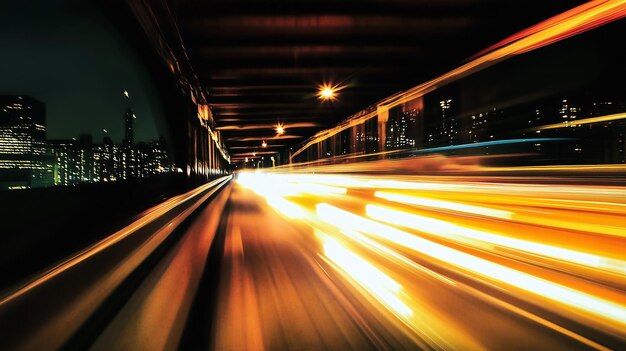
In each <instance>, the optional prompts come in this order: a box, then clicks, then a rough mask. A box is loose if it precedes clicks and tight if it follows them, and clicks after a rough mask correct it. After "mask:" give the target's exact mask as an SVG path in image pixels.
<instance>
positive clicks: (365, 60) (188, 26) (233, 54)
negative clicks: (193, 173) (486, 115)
mask: <svg viewBox="0 0 626 351" xmlns="http://www.w3.org/2000/svg"><path fill="white" fill-rule="evenodd" d="M583 2H584V1H545V0H542V1H532V0H531V1H516V2H512V1H505V0H318V1H310V0H304V1H297V0H291V1H290V0H266V1H261V0H222V1H215V0H213V1H211V0H171V1H169V3H170V10H171V11H172V13H173V14H174V16H175V17H176V20H177V21H178V25H179V27H180V31H181V35H182V40H183V43H184V45H185V47H186V50H187V52H188V55H189V58H190V60H191V64H192V66H193V67H194V69H195V71H196V73H197V75H198V77H199V79H200V82H201V83H202V84H204V85H205V86H206V87H207V89H208V91H209V93H210V96H209V102H210V104H211V108H212V111H213V114H214V117H215V119H216V123H217V129H218V130H220V131H221V133H222V135H223V137H224V139H225V142H226V145H227V146H228V148H229V149H230V153H231V155H232V156H233V159H235V160H237V159H241V158H242V157H245V156H248V155H250V154H251V153H252V152H253V151H256V152H257V153H259V154H260V153H261V152H272V151H278V150H280V149H282V148H284V147H286V146H290V145H294V144H296V143H298V142H300V141H302V140H303V139H304V138H306V137H309V136H311V135H313V134H314V133H315V132H317V131H319V130H321V129H323V128H325V127H329V126H332V125H334V124H336V123H337V122H339V121H340V120H342V119H344V118H345V117H347V116H349V115H351V114H353V113H355V112H358V111H359V110H361V109H363V108H365V107H366V106H368V105H370V104H372V103H374V102H376V101H377V100H380V99H382V98H384V97H386V96H388V95H391V94H393V93H395V92H398V91H401V90H404V89H407V88H409V87H412V86H415V85H417V84H419V83H422V82H424V81H426V80H428V79H430V78H433V77H435V76H437V75H439V74H441V73H444V72H445V71H446V70H449V69H451V68H454V67H455V66H457V65H459V64H460V63H462V62H463V61H464V60H466V59H467V58H468V57H470V56H471V55H473V54H475V53H476V52H478V51H480V50H481V49H484V48H485V47H487V46H489V45H491V44H493V43H495V42H496V41H498V40H500V39H503V38H505V37H507V36H509V35H511V34H513V33H515V32H516V31H519V30H521V29H524V28H526V27H528V26H530V25H533V24H535V23H537V22H539V21H541V20H543V19H546V18H549V17H551V16H553V15H556V14H558V13H560V12H563V11H565V10H567V9H570V8H572V7H574V6H576V5H579V4H581V3H583ZM323 83H332V84H342V85H346V88H345V89H343V90H342V91H341V92H340V94H339V96H338V98H337V99H336V100H334V101H321V100H319V99H318V98H317V97H316V93H317V86H318V85H320V84H323ZM278 122H281V123H284V124H285V127H286V130H287V132H286V133H285V135H284V136H283V137H280V138H277V137H276V134H275V132H274V130H273V126H274V125H275V124H276V123H278ZM263 140H266V141H267V144H268V147H267V149H262V148H261V143H262V141H263Z"/></svg>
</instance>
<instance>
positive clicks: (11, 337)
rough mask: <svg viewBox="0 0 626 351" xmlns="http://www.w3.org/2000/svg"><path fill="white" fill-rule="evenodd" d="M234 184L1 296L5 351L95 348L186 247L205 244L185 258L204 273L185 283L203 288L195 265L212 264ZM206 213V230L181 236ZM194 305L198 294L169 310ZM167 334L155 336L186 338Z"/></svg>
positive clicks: (169, 204)
mask: <svg viewBox="0 0 626 351" xmlns="http://www.w3.org/2000/svg"><path fill="white" fill-rule="evenodd" d="M231 178H232V176H227V177H222V178H219V179H217V180H214V181H212V182H210V183H207V184H205V185H203V186H200V187H198V188H196V189H194V190H192V191H189V192H187V193H185V194H182V195H178V196H175V197H173V198H171V199H169V200H167V201H165V202H164V203H162V204H160V205H158V206H155V207H154V208H152V209H151V210H148V211H145V212H144V213H143V215H142V216H141V217H140V218H139V219H138V220H136V221H135V222H133V223H132V224H130V225H129V226H127V227H125V228H123V229H121V230H119V231H117V232H116V233H114V234H112V235H110V236H109V237H107V238H106V239H104V240H102V241H100V242H98V243H96V244H94V245H93V246H91V247H89V248H87V249H85V250H84V251H82V252H80V253H78V254H76V255H75V256H73V257H71V258H69V259H67V260H66V261H64V262H63V263H61V264H59V265H58V266H57V267H55V268H53V269H51V270H49V271H48V272H46V273H45V274H43V275H41V276H40V277H38V278H36V279H35V280H33V281H31V282H30V283H28V284H26V285H24V286H23V287H21V288H19V289H18V290H16V291H14V292H12V293H10V294H9V295H7V296H5V297H3V298H2V299H1V300H0V321H1V323H2V326H3V327H2V330H1V331H0V349H4V350H43V349H46V350H50V349H63V348H65V349H76V348H79V349H82V348H84V347H87V346H90V345H92V344H93V343H94V342H95V341H96V338H97V335H98V334H100V333H101V332H103V330H104V328H105V327H106V326H107V325H108V324H109V323H110V322H111V321H112V320H113V318H114V317H115V315H116V314H117V312H119V311H120V310H121V309H122V308H123V307H124V305H125V304H126V301H127V299H128V298H129V297H130V296H132V295H133V294H134V293H136V292H137V290H138V289H140V287H141V286H142V285H143V284H145V282H146V281H147V278H149V277H150V276H151V275H153V274H155V273H154V272H155V267H158V263H159V262H160V261H161V260H162V259H163V258H164V257H166V256H167V254H168V252H170V251H172V250H180V249H181V247H187V249H188V250H189V248H191V247H196V245H197V244H201V245H202V247H205V248H207V249H206V250H204V252H203V251H202V250H194V251H193V252H192V253H191V254H190V255H186V256H184V255H183V256H182V259H187V260H191V259H192V260H193V262H188V264H189V265H190V264H191V263H194V265H196V266H199V267H200V269H197V270H196V271H195V272H192V273H194V274H190V275H189V276H187V277H185V279H184V280H185V281H186V282H187V284H193V283H194V282H195V284H196V285H197V284H198V282H199V280H200V277H201V275H202V271H203V268H204V265H202V264H200V265H197V263H198V262H199V261H203V260H206V256H207V255H208V246H210V243H211V241H212V238H213V236H214V234H215V230H216V229H217V226H218V223H219V218H220V215H221V212H222V210H223V208H224V204H225V203H226V200H227V197H228V194H227V193H226V192H220V190H221V189H223V188H224V186H225V185H226V184H227V183H228V182H229V181H230V179H231ZM208 200H211V201H210V202H209V203H208V205H207V207H206V208H204V207H201V206H202V205H203V204H205V203H207V201H208ZM200 210H202V211H210V212H211V214H210V215H209V216H203V218H204V217H206V218H210V222H209V223H204V225H205V227H206V228H204V229H203V230H201V231H193V232H191V231H190V233H189V235H184V236H183V235H182V234H183V233H184V232H185V228H186V227H187V226H188V225H191V219H192V218H193V217H195V216H194V215H195V214H198V212H199V211H200ZM207 245H208V246H207ZM169 263H171V262H169ZM159 274H160V276H161V277H162V278H163V277H166V276H167V275H163V272H162V271H161V272H160V273H159ZM170 278H171V277H170ZM152 280H153V281H154V279H152ZM158 280H159V279H157V281H158ZM188 290H189V291H191V292H193V291H195V289H188ZM192 299H193V295H192V296H187V297H186V299H178V300H176V299H175V301H171V302H172V303H171V304H170V305H169V306H168V308H169V311H171V310H172V309H176V310H177V311H178V312H177V313H180V311H181V308H183V306H187V311H188V309H189V306H190V305H191V300H192ZM167 302H169V301H167ZM183 309H184V308H183ZM166 310H168V309H166ZM156 322H157V323H162V322H163V320H156ZM180 329H182V328H180ZM163 334H167V333H163ZM169 334H170V335H168V336H167V338H166V339H167V340H163V338H158V337H156V338H155V340H154V341H158V340H160V341H161V342H167V343H170V344H171V342H172V340H173V339H176V338H177V337H178V338H180V337H181V335H182V331H180V333H179V335H175V333H173V332H170V333H169ZM146 345H150V343H147V344H146ZM152 346H155V347H156V345H154V344H153V345H152ZM161 346H163V345H161Z"/></svg>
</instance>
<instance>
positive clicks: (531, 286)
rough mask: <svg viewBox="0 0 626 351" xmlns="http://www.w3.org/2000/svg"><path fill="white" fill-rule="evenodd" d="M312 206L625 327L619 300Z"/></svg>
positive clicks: (340, 221)
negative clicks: (606, 297)
mask: <svg viewBox="0 0 626 351" xmlns="http://www.w3.org/2000/svg"><path fill="white" fill-rule="evenodd" d="M316 207H317V213H318V216H319V217H320V219H321V220H323V221H325V222H327V223H329V224H332V225H334V226H337V227H338V228H341V229H343V230H354V231H360V232H364V233H367V234H370V235H373V236H375V237H378V238H380V239H384V240H388V241H390V242H393V243H395V244H399V245H401V246H403V247H406V248H409V249H412V250H414V251H416V252H419V253H422V254H424V255H427V256H429V257H432V258H435V259H437V260H439V261H442V262H445V263H447V264H451V265H453V266H455V267H456V268H457V269H460V270H462V271H470V272H473V273H476V274H478V275H479V276H481V277H484V278H488V279H490V280H493V281H496V282H499V283H504V284H506V285H509V286H513V287H516V288H519V289H521V290H524V291H526V292H528V293H530V294H532V295H536V296H541V297H544V298H547V299H550V300H552V301H553V302H556V303H557V304H564V305H567V306H569V307H573V308H575V309H577V310H579V311H580V312H584V313H585V314H591V315H593V316H594V317H595V318H598V319H601V320H607V319H608V321H609V323H611V322H612V323H617V324H619V325H620V326H621V328H625V327H626V306H623V305H621V304H618V303H614V302H612V301H608V300H605V299H602V298H599V297H596V296H593V295H590V294H587V293H584V292H581V291H578V290H575V289H572V288H570V287H566V286H563V285H560V284H557V283H553V282H550V281H548V280H545V279H542V278H539V277H535V276H532V275H530V274H527V273H524V272H520V271H517V270H515V269H511V268H508V267H505V266H503V265H500V264H497V263H493V262H490V261H488V260H486V259H482V258H479V257H476V256H472V255H470V254H467V253H464V252H462V251H459V250H456V249H452V248H449V247H446V246H444V245H441V244H438V243H435V242H432V241H429V240H426V239H423V238H420V237H418V236H415V235H411V234H409V233H407V232H404V231H401V230H398V229H395V228H392V227H389V226H386V225H384V224H381V223H378V222H375V221H372V220H369V219H366V218H363V217H361V216H358V215H355V214H352V213H350V212H347V211H344V210H341V209H338V208H336V207H333V206H330V205H328V204H319V205H317V206H316Z"/></svg>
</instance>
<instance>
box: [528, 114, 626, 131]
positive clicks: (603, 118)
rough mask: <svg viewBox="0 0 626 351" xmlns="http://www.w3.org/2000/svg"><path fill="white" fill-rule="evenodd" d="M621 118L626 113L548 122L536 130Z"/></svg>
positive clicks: (625, 116) (623, 117) (625, 117)
mask: <svg viewBox="0 0 626 351" xmlns="http://www.w3.org/2000/svg"><path fill="white" fill-rule="evenodd" d="M621 119H626V113H616V114H612V115H606V116H599V117H592V118H584V119H575V120H571V121H567V122H568V123H554V124H547V125H545V126H541V127H537V128H536V130H547V129H557V128H566V127H570V126H577V125H583V124H592V123H606V122H612V121H618V120H621Z"/></svg>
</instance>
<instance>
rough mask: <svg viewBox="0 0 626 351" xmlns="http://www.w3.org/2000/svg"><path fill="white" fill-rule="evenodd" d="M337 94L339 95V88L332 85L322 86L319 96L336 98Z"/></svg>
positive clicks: (326, 98) (325, 98)
mask: <svg viewBox="0 0 626 351" xmlns="http://www.w3.org/2000/svg"><path fill="white" fill-rule="evenodd" d="M336 95H337V89H336V88H335V87H332V86H330V85H323V86H321V87H320V90H319V93H318V94H317V96H318V97H319V98H320V99H322V100H330V99H334V98H335V96H336Z"/></svg>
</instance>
